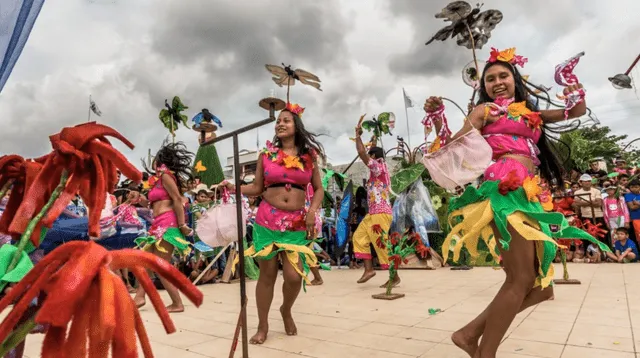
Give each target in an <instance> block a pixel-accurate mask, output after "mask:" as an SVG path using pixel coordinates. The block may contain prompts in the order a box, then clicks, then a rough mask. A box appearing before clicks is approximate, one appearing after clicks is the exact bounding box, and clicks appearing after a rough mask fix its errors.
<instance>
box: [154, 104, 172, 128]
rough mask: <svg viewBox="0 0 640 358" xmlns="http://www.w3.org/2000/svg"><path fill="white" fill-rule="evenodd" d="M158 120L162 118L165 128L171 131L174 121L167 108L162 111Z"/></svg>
mask: <svg viewBox="0 0 640 358" xmlns="http://www.w3.org/2000/svg"><path fill="white" fill-rule="evenodd" d="M158 118H160V121H161V122H162V124H163V125H164V126H165V128H167V129H168V130H171V121H172V120H173V119H172V118H171V115H170V114H169V110H168V109H166V108H165V109H162V110H161V111H160V114H159V115H158Z"/></svg>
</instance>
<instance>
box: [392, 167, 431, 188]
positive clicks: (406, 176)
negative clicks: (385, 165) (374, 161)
mask: <svg viewBox="0 0 640 358" xmlns="http://www.w3.org/2000/svg"><path fill="white" fill-rule="evenodd" d="M424 170H425V167H424V165H423V164H422V163H418V164H414V165H411V166H409V167H407V168H404V169H401V170H399V171H398V172H397V173H396V174H394V175H393V176H392V177H391V190H393V192H394V193H396V194H400V193H402V192H403V191H405V190H406V189H407V188H408V187H409V185H411V184H412V183H414V182H415V181H416V180H419V179H421V178H420V177H421V175H422V172H423V171H424Z"/></svg>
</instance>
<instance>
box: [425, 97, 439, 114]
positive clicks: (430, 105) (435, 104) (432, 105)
mask: <svg viewBox="0 0 640 358" xmlns="http://www.w3.org/2000/svg"><path fill="white" fill-rule="evenodd" d="M440 106H442V98H440V97H435V96H431V97H429V98H427V100H426V101H425V102H424V111H425V112H427V113H428V112H433V111H435V110H436V109H438V108H439V107H440Z"/></svg>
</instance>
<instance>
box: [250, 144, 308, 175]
mask: <svg viewBox="0 0 640 358" xmlns="http://www.w3.org/2000/svg"><path fill="white" fill-rule="evenodd" d="M261 153H263V154H264V155H266V156H267V158H269V160H271V161H272V162H274V163H276V164H279V165H282V166H284V167H285V168H287V169H298V170H301V171H305V170H308V169H312V168H313V156H312V153H307V154H303V155H301V156H297V155H289V154H287V153H285V152H284V151H283V150H282V148H278V147H276V146H275V145H273V143H271V142H270V141H267V147H266V148H264V149H263V150H262V151H261Z"/></svg>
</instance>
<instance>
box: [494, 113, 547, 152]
mask: <svg viewBox="0 0 640 358" xmlns="http://www.w3.org/2000/svg"><path fill="white" fill-rule="evenodd" d="M540 124H541V123H538V126H539V125H540ZM481 132H482V136H483V137H484V138H485V140H486V141H487V143H489V146H491V149H492V150H493V160H497V159H498V158H500V157H502V156H503V155H506V154H516V155H524V156H527V157H529V158H531V159H532V160H533V163H534V164H535V165H540V160H539V159H538V154H539V153H540V150H539V149H538V146H537V143H538V140H539V139H540V135H541V134H542V131H541V130H540V128H535V127H534V128H532V126H530V123H529V119H527V118H526V117H525V116H516V117H512V116H511V115H510V114H504V115H503V116H502V117H500V118H499V119H498V120H497V121H495V122H493V123H489V124H487V125H485V126H484V127H483V128H482V131H481Z"/></svg>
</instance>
